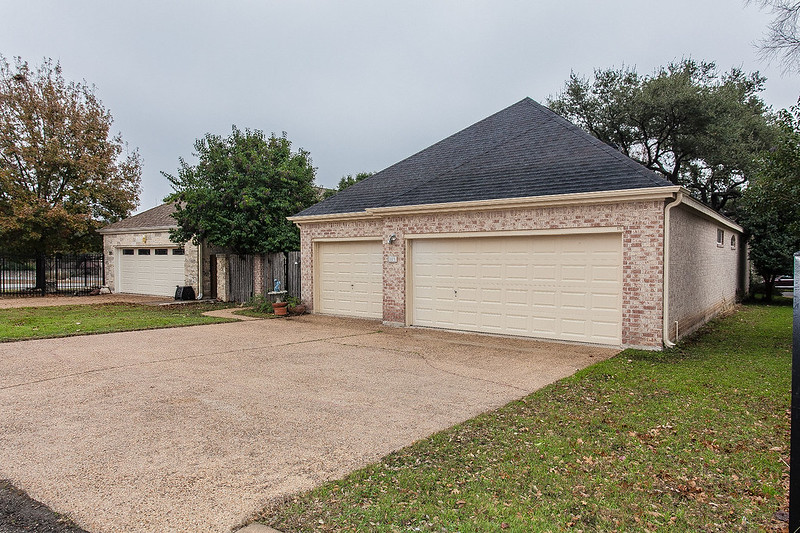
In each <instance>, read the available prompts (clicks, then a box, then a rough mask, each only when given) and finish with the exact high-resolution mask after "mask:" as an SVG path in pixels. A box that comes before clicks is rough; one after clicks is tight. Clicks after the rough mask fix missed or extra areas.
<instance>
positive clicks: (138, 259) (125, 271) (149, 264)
mask: <svg viewBox="0 0 800 533" xmlns="http://www.w3.org/2000/svg"><path fill="white" fill-rule="evenodd" d="M183 252H184V251H183V249H182V248H121V249H119V250H118V256H117V257H118V258H119V270H118V276H119V277H118V278H117V279H118V281H117V292H125V293H133V294H152V295H155V296H174V295H175V287H176V286H178V285H186V283H185V274H184V260H185V256H184V255H183Z"/></svg>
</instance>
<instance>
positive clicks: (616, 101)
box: [548, 59, 774, 211]
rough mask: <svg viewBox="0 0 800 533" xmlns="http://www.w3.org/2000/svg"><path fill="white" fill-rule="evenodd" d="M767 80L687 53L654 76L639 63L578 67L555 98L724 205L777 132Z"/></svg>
mask: <svg viewBox="0 0 800 533" xmlns="http://www.w3.org/2000/svg"><path fill="white" fill-rule="evenodd" d="M764 82H765V79H764V78H763V77H761V76H760V75H759V74H758V73H753V74H749V75H747V74H745V73H744V72H742V71H741V70H739V69H732V70H731V71H730V72H727V73H724V74H720V73H719V72H718V71H717V69H716V66H715V65H714V63H709V62H699V63H698V62H695V61H693V60H691V59H686V60H683V61H681V62H679V63H672V64H670V65H668V66H666V67H662V68H660V69H658V70H656V71H655V72H654V73H653V74H652V75H648V76H642V75H639V74H638V73H637V72H636V70H635V69H632V68H621V69H607V70H596V71H595V73H594V79H593V80H591V81H590V80H588V79H586V78H583V77H580V76H578V75H576V74H574V73H573V74H572V75H571V76H570V79H569V81H568V82H567V83H566V86H565V88H564V91H563V92H562V93H561V94H559V95H558V96H557V97H556V98H551V99H549V101H548V105H549V106H550V108H551V109H553V110H554V111H556V112H557V113H559V114H561V115H562V116H564V117H566V118H568V119H569V120H572V121H573V122H575V123H577V124H578V125H579V126H581V127H582V128H584V129H585V130H586V131H588V132H589V133H591V134H592V135H594V136H595V137H597V138H598V139H600V140H602V141H603V142H605V143H607V144H609V145H611V146H613V147H615V148H617V149H618V150H619V151H621V152H622V153H624V154H625V155H627V156H629V157H631V158H633V159H635V160H637V161H639V162H640V163H642V164H643V165H644V166H646V167H647V168H649V169H651V170H654V171H655V172H658V173H660V174H661V175H663V176H664V177H665V178H667V179H669V180H670V181H671V182H672V183H674V184H676V185H683V186H685V187H686V188H688V189H689V190H690V191H691V192H692V194H693V195H694V196H696V197H697V198H698V199H699V200H700V201H702V202H704V203H706V204H708V205H710V206H711V207H712V208H714V209H715V210H718V211H720V210H723V209H724V208H725V207H726V204H727V203H728V202H729V201H730V200H733V199H735V198H737V197H738V196H739V195H740V194H741V189H742V186H743V185H745V184H746V183H747V180H748V178H749V176H750V175H751V174H752V172H753V171H754V170H755V161H754V158H753V155H752V154H754V153H758V152H760V151H762V150H764V149H766V148H768V147H769V146H770V144H771V143H772V141H773V139H774V128H772V127H771V126H770V121H769V115H768V110H767V107H766V106H765V104H764V102H763V101H762V100H761V99H760V98H759V97H758V93H759V92H760V91H762V90H763V87H764Z"/></svg>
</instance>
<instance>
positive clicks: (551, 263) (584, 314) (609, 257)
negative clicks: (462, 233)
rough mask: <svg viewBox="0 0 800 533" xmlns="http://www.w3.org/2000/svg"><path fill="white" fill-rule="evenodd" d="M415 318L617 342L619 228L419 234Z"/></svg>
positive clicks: (438, 323)
mask: <svg viewBox="0 0 800 533" xmlns="http://www.w3.org/2000/svg"><path fill="white" fill-rule="evenodd" d="M411 249H412V252H411V255H412V283H413V288H412V292H413V303H412V305H413V315H412V322H413V324H414V325H417V326H430V327H439V328H449V329H459V330H468V331H479V332H485V333H502V334H510V335H524V336H530V337H542V338H548V339H558V340H570V341H580V342H591V343H599V344H615V345H618V344H621V337H622V326H621V324H622V266H621V265H622V238H621V235H620V234H617V233H601V234H588V235H559V236H532V237H484V238H452V239H417V240H415V241H413V244H412V248H411Z"/></svg>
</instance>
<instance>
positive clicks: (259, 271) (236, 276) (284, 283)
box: [218, 252, 300, 303]
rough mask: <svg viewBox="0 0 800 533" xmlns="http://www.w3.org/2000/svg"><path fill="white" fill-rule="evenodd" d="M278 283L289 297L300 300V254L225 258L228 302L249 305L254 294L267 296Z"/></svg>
mask: <svg viewBox="0 0 800 533" xmlns="http://www.w3.org/2000/svg"><path fill="white" fill-rule="evenodd" d="M275 280H278V281H280V289H281V290H285V291H287V295H288V296H294V297H296V298H300V252H277V253H273V254H265V255H237V254H230V255H229V256H228V276H227V282H228V287H227V291H218V292H219V293H220V294H225V295H226V298H225V299H226V300H228V301H231V302H240V303H241V302H248V301H250V300H251V299H252V298H253V296H255V295H257V294H264V295H266V294H267V293H269V292H270V291H272V290H273V289H274V287H275Z"/></svg>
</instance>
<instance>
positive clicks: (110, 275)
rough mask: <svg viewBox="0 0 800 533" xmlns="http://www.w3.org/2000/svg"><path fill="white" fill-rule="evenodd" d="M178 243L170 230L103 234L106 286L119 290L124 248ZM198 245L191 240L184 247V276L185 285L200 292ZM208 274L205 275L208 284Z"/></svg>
mask: <svg viewBox="0 0 800 533" xmlns="http://www.w3.org/2000/svg"><path fill="white" fill-rule="evenodd" d="M177 246H178V245H177V244H175V243H174V242H172V241H170V240H169V231H152V232H144V231H142V232H138V233H114V234H106V235H103V254H104V255H105V268H106V286H107V287H108V288H109V289H111V291H112V292H116V291H117V284H116V276H117V258H118V256H119V254H121V253H122V251H121V250H122V249H123V248H134V247H135V248H141V247H148V248H158V247H164V248H175V247H177ZM197 248H198V247H197V246H195V245H193V244H192V243H191V242H188V243H186V245H185V246H184V249H185V250H186V253H185V254H184V267H183V268H184V276H185V285H191V286H192V288H193V289H194V290H195V293H197V292H198V282H199V280H198V269H197V265H198V249H197ZM207 279H208V276H205V280H204V281H205V283H204V285H207V284H208V282H207Z"/></svg>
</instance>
